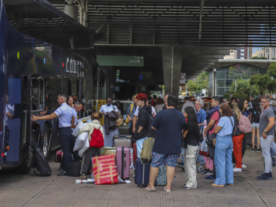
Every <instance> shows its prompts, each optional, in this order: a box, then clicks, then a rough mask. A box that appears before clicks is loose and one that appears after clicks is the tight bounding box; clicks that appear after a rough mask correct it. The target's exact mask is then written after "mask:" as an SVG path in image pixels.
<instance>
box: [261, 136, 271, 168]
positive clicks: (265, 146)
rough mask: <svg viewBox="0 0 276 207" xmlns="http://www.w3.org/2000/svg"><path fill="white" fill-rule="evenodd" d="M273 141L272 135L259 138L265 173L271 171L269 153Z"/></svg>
mask: <svg viewBox="0 0 276 207" xmlns="http://www.w3.org/2000/svg"><path fill="white" fill-rule="evenodd" d="M272 141H273V135H267V138H266V139H264V138H263V137H261V138H260V144H261V148H262V155H263V157H264V159H265V173H270V172H272V160H271V154H270V146H271V143H272Z"/></svg>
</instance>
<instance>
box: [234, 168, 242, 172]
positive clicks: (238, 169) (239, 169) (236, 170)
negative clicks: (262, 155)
mask: <svg viewBox="0 0 276 207" xmlns="http://www.w3.org/2000/svg"><path fill="white" fill-rule="evenodd" d="M241 171H242V169H241V168H236V167H234V168H233V172H241Z"/></svg>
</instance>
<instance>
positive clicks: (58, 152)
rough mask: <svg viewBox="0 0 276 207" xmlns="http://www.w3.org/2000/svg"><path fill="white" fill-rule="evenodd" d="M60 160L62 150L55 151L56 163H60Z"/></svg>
mask: <svg viewBox="0 0 276 207" xmlns="http://www.w3.org/2000/svg"><path fill="white" fill-rule="evenodd" d="M62 158H63V152H62V150H57V151H56V159H55V161H56V162H61V160H62Z"/></svg>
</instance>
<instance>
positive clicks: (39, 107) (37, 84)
mask: <svg viewBox="0 0 276 207" xmlns="http://www.w3.org/2000/svg"><path fill="white" fill-rule="evenodd" d="M30 91H31V93H30V94H31V98H30V100H31V103H30V108H31V114H34V115H35V116H44V115H45V114H46V110H45V81H44V79H43V78H41V77H32V78H31V89H30ZM37 123H38V125H37ZM44 123H45V121H44V120H39V121H37V122H32V125H31V128H32V132H33V135H34V138H36V139H37V141H38V143H40V141H41V140H40V137H41V133H42V132H43V127H44Z"/></svg>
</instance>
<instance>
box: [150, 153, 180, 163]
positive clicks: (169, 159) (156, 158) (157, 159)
mask: <svg viewBox="0 0 276 207" xmlns="http://www.w3.org/2000/svg"><path fill="white" fill-rule="evenodd" d="M177 159H178V154H170V155H162V154H158V153H156V152H152V161H151V166H152V167H159V166H161V165H163V164H165V165H168V166H170V167H176V164H177Z"/></svg>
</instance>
